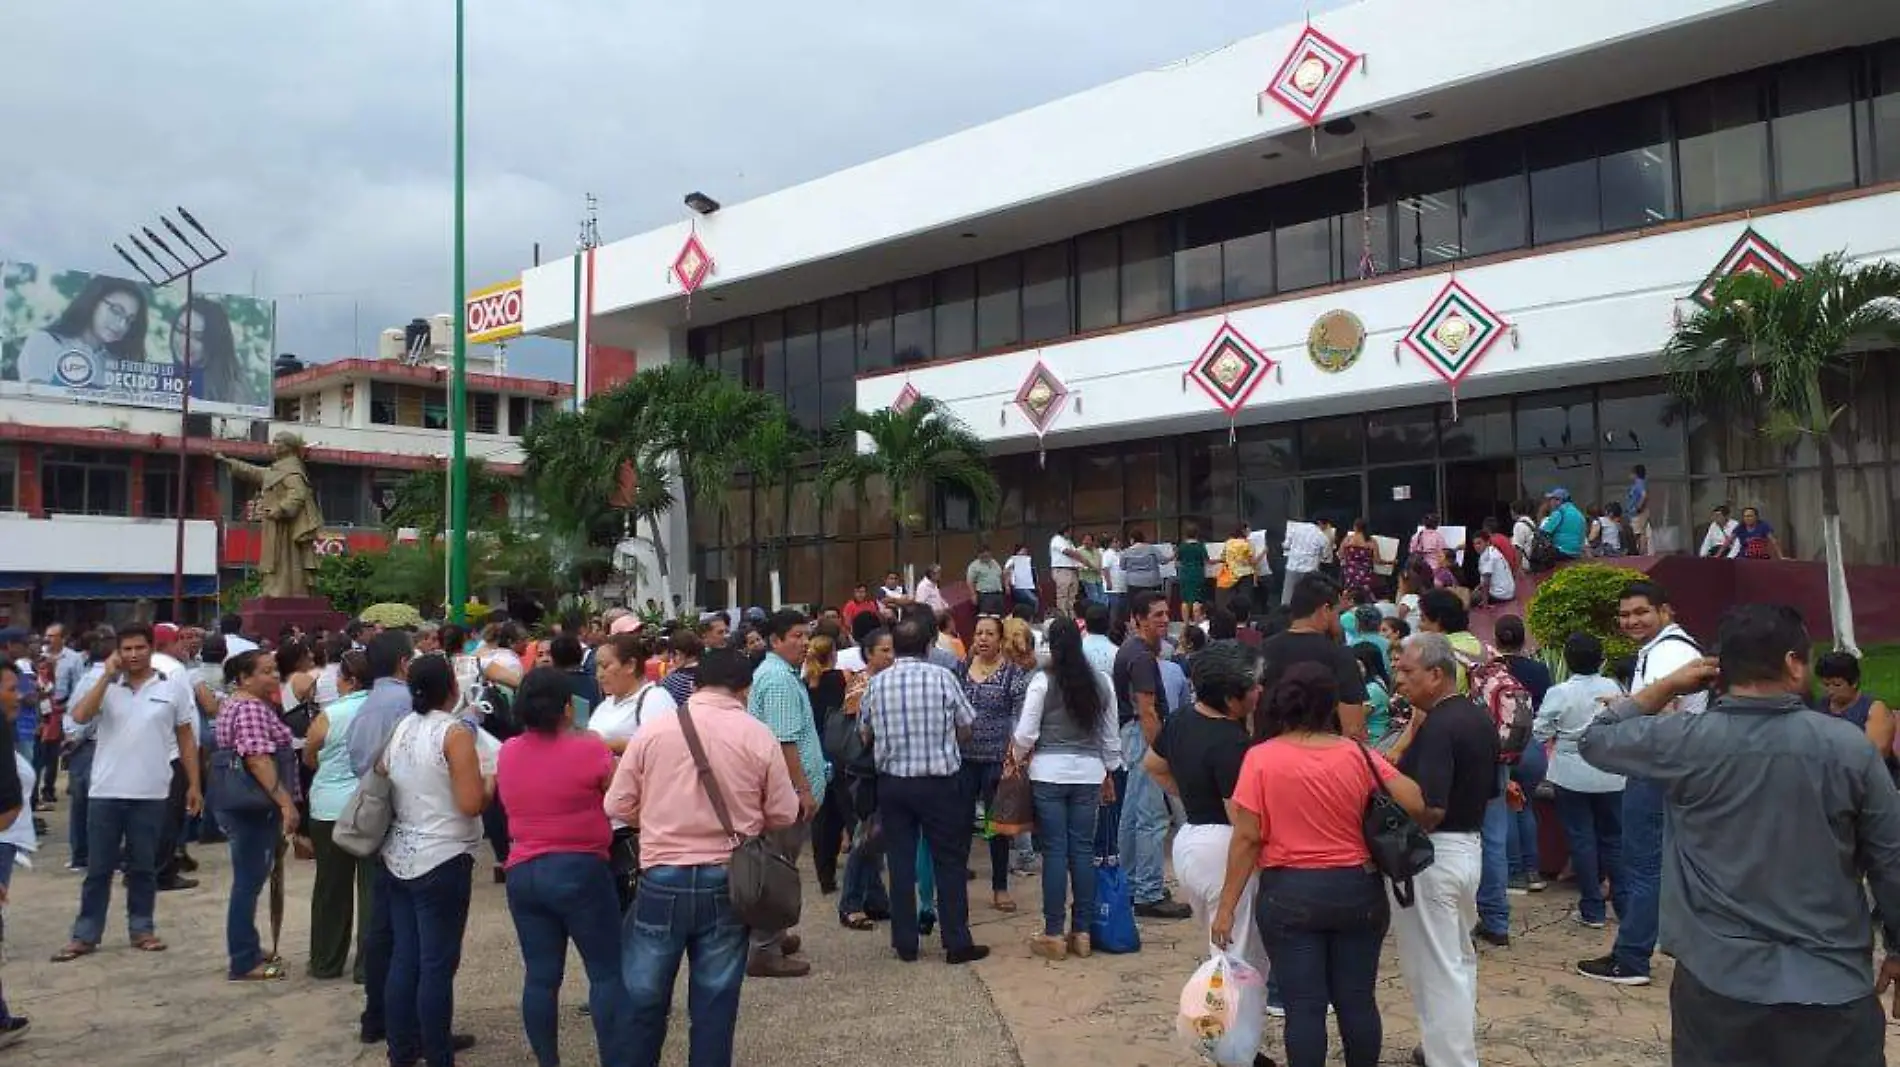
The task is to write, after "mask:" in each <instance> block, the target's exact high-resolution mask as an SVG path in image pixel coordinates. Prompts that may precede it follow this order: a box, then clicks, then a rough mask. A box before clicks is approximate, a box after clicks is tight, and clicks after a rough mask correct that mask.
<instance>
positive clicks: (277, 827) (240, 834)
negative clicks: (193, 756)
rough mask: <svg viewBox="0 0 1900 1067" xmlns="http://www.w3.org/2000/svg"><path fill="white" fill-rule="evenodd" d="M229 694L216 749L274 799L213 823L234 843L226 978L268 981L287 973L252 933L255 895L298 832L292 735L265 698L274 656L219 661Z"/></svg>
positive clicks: (231, 811) (273, 681) (274, 687)
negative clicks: (233, 757) (285, 843)
mask: <svg viewBox="0 0 1900 1067" xmlns="http://www.w3.org/2000/svg"><path fill="white" fill-rule="evenodd" d="M224 679H225V684H226V686H227V687H229V689H230V691H231V695H230V696H229V697H227V698H226V699H225V701H224V705H223V706H222V707H221V708H219V709H218V721H217V742H218V748H220V749H223V750H225V751H227V752H230V753H233V754H235V755H236V756H237V757H238V758H240V759H242V760H243V761H244V769H245V770H247V771H249V772H250V773H251V777H253V778H255V779H256V780H257V784H258V786H259V787H261V788H262V789H263V790H264V792H265V794H266V795H268V796H269V797H270V798H271V799H272V800H274V801H276V803H277V808H276V810H274V811H272V810H269V809H266V810H262V811H259V810H256V809H251V808H242V809H240V808H231V807H226V808H223V809H222V810H220V811H219V812H218V825H219V826H220V827H222V828H223V829H224V832H225V835H226V836H227V837H229V838H230V844H231V904H230V907H229V909H228V910H227V911H226V912H225V918H224V942H225V951H226V952H227V953H228V954H229V956H230V969H229V971H228V977H229V978H230V979H231V980H232V981H234V982H267V981H276V980H278V979H281V978H283V977H284V965H283V961H282V960H281V959H277V958H275V957H272V958H268V959H267V958H266V957H265V956H264V948H263V942H262V941H261V940H259V938H258V936H257V897H258V894H259V893H261V892H262V891H263V889H264V883H265V882H266V881H268V880H269V878H270V872H271V865H272V864H273V863H275V862H277V859H278V856H279V845H280V843H281V842H282V841H283V838H284V835H285V834H291V833H295V832H296V830H297V770H296V767H297V753H296V748H295V744H296V738H295V737H294V736H292V734H291V732H290V727H288V726H286V725H284V721H283V719H282V718H280V717H279V716H278V714H277V709H276V708H274V707H272V706H271V704H270V703H269V701H270V700H271V699H272V698H273V697H274V696H275V695H276V694H277V692H278V675H277V661H276V659H275V658H273V657H272V656H270V655H269V654H267V653H264V652H260V651H258V650H256V649H253V650H251V651H248V652H240V653H238V654H237V655H235V656H233V657H231V658H230V659H229V660H227V661H226V662H225V664H224Z"/></svg>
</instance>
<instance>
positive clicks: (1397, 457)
mask: <svg viewBox="0 0 1900 1067" xmlns="http://www.w3.org/2000/svg"><path fill="white" fill-rule="evenodd" d="M1437 433H1438V424H1437V423H1436V422H1435V421H1434V420H1433V418H1432V409H1431V408H1405V409H1402V410H1399V411H1379V412H1374V413H1373V414H1371V415H1368V416H1367V417H1366V462H1368V463H1404V462H1407V461H1412V460H1420V459H1428V458H1430V457H1431V455H1432V454H1433V453H1434V452H1435V451H1436V450H1437V447H1438V444H1437Z"/></svg>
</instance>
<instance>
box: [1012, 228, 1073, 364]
mask: <svg viewBox="0 0 1900 1067" xmlns="http://www.w3.org/2000/svg"><path fill="white" fill-rule="evenodd" d="M1071 328H1072V327H1071V326H1070V324H1069V246H1068V245H1067V244H1053V245H1045V246H1044V247H1042V248H1032V249H1030V250H1029V251H1027V252H1024V253H1023V340H1025V341H1047V340H1049V339H1051V338H1054V337H1061V336H1063V335H1065V334H1067V333H1068V332H1069V331H1070V329H1071Z"/></svg>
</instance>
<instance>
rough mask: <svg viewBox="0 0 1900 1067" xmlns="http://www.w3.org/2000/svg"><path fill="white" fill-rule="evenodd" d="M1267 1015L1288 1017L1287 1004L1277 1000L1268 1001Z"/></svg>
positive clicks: (1278, 1017)
mask: <svg viewBox="0 0 1900 1067" xmlns="http://www.w3.org/2000/svg"><path fill="white" fill-rule="evenodd" d="M1267 1016H1268V1017H1269V1018H1273V1019H1284V1018H1286V1005H1285V1004H1282V1003H1280V1002H1279V1001H1277V1000H1269V1001H1267Z"/></svg>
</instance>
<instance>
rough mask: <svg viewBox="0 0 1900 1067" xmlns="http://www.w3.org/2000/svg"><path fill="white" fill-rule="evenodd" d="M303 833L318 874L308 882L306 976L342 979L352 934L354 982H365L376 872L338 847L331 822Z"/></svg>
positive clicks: (309, 826) (318, 823) (310, 826)
mask: <svg viewBox="0 0 1900 1067" xmlns="http://www.w3.org/2000/svg"><path fill="white" fill-rule="evenodd" d="M306 828H307V829H308V830H309V831H310V845H311V847H312V848H313V849H315V850H316V854H317V865H316V866H317V870H316V875H315V876H314V877H313V878H312V879H311V883H310V977H312V978H341V977H342V976H343V968H344V967H346V966H348V965H349V962H350V934H351V933H352V931H354V933H355V934H356V973H355V977H356V980H357V981H359V982H360V981H363V980H364V978H365V976H366V971H367V963H368V961H367V960H366V959H365V958H364V957H365V955H366V954H367V953H366V951H365V947H364V942H365V941H366V940H367V939H368V937H369V912H370V894H371V893H372V892H373V890H372V889H371V880H372V879H373V878H374V877H375V867H374V865H373V864H372V863H371V862H370V861H368V860H359V859H357V858H356V857H355V856H352V855H350V854H349V853H348V852H345V851H343V850H342V849H340V848H338V847H336V843H335V840H334V838H333V835H334V834H335V833H336V823H335V822H331V821H325V820H322V819H312V820H311V821H310V822H309V823H308V824H307V826H306Z"/></svg>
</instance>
